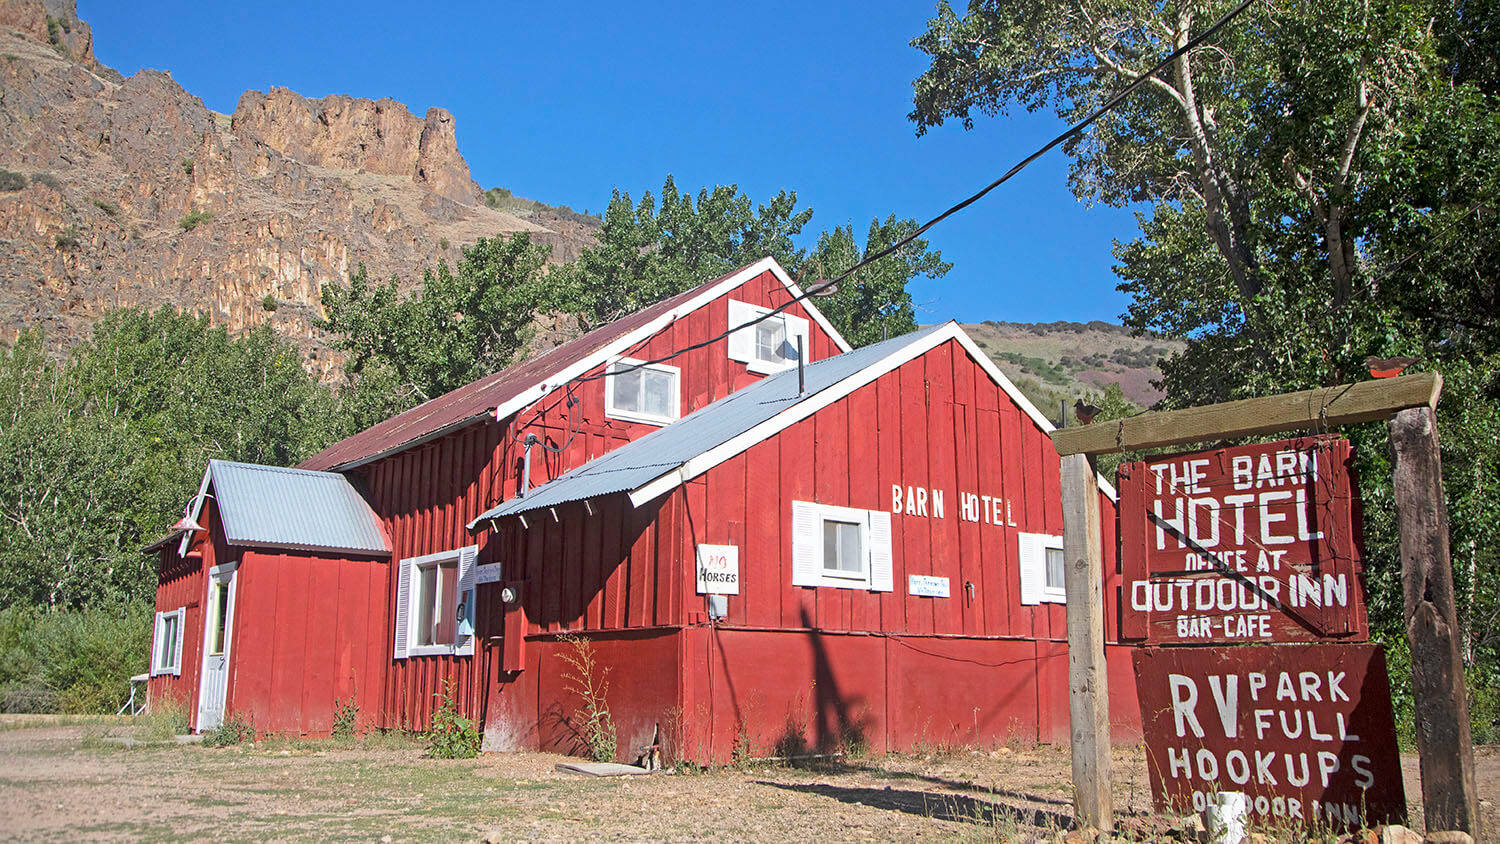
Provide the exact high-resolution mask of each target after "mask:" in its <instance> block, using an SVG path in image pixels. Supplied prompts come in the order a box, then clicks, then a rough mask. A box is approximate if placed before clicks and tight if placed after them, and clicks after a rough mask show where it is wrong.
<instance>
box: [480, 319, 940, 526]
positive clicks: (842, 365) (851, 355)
mask: <svg viewBox="0 0 1500 844" xmlns="http://www.w3.org/2000/svg"><path fill="white" fill-rule="evenodd" d="M947 325H948V324H946V323H945V324H942V325H933V326H928V327H927V328H923V329H921V330H918V331H914V332H912V333H910V334H905V335H902V336H900V337H895V338H892V339H890V340H885V341H882V342H880V343H875V344H873V345H869V346H865V347H864V348H861V349H855V350H854V351H852V352H845V353H843V354H841V355H834V356H833V357H830V358H824V359H823V360H820V361H816V362H814V363H810V364H808V365H807V366H805V367H803V375H804V378H805V381H806V391H805V392H804V393H803V394H802V395H800V396H799V395H798V394H797V370H796V369H789V370H786V371H784V372H780V373H777V374H776V375H772V376H771V377H769V378H766V379H764V380H761V381H758V382H756V383H754V384H751V385H750V386H748V387H745V388H744V389H742V390H739V391H738V392H735V393H731V394H729V395H728V396H725V397H724V398H722V399H719V400H718V401H716V402H714V403H713V404H711V405H708V406H707V407H704V408H701V409H700V410H698V411H697V412H695V413H692V414H690V415H688V416H685V417H683V418H682V419H680V420H678V421H676V422H673V423H672V424H670V425H667V426H666V427H664V428H661V429H659V430H656V431H652V432H651V433H649V434H647V435H646V436H644V437H641V438H640V439H638V440H635V441H634V442H631V443H627V444H625V445H622V446H620V447H619V448H617V449H615V450H614V451H611V452H609V453H608V454H604V455H602V456H600V457H598V458H596V459H594V460H592V461H590V462H588V463H586V464H584V465H583V466H580V467H578V468H577V469H574V470H573V471H571V472H568V473H567V474H565V475H562V476H561V477H558V478H555V479H554V480H552V481H550V482H548V483H545V484H543V485H541V486H539V487H536V488H535V489H533V490H531V492H529V493H528V494H527V495H525V496H524V497H517V498H512V499H510V500H509V501H506V502H504V503H502V504H500V505H499V506H497V507H494V508H492V509H490V510H488V511H487V512H485V513H483V514H482V515H480V516H479V518H477V519H475V520H474V521H473V522H471V523H470V528H471V529H472V528H473V526H474V525H476V524H478V523H480V522H483V521H486V520H488V519H494V518H499V517H501V516H511V515H515V514H518V513H525V512H529V511H532V510H539V509H542V508H544V507H553V506H556V505H558V504H564V503H567V502H569V501H581V500H583V499H585V498H594V497H596V496H600V495H608V494H610V493H615V492H625V491H627V490H634V489H637V488H638V487H640V486H642V485H644V484H646V483H648V482H649V481H652V480H655V479H656V478H658V477H660V476H662V475H664V474H666V473H668V472H671V471H672V470H674V469H677V468H679V467H681V466H682V465H683V464H684V463H686V462H687V461H689V460H691V459H692V458H694V457H697V456H698V455H700V454H703V453H704V452H706V451H708V450H710V449H712V448H714V447H716V446H719V445H722V444H723V443H726V442H728V441H729V440H731V439H733V438H734V437H736V436H739V435H740V434H743V433H745V432H746V431H749V430H750V429H751V428H754V427H755V426H756V425H759V424H761V423H762V422H765V421H767V420H769V419H770V418H771V417H773V416H775V415H776V414H778V413H781V412H782V411H784V410H787V409H788V408H791V407H793V406H795V405H796V404H798V403H799V402H803V401H807V400H809V399H811V398H813V397H814V396H816V395H817V394H818V393H820V392H822V391H823V390H826V389H828V388H830V387H832V386H834V385H835V384H838V383H839V382H840V381H843V380H845V379H846V378H849V377H850V376H852V375H855V374H856V373H858V372H860V371H861V370H863V369H865V368H866V367H868V366H871V365H873V364H875V363H877V362H879V361H881V360H883V359H885V358H886V357H888V356H890V355H892V354H894V353H897V352H899V351H901V350H902V349H904V348H906V347H908V346H911V345H914V344H916V343H919V342H921V341H922V340H923V339H925V338H926V337H927V336H928V335H930V334H932V333H933V332H936V331H939V330H942V329H944V328H946V327H947Z"/></svg>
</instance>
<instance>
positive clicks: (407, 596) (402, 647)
mask: <svg viewBox="0 0 1500 844" xmlns="http://www.w3.org/2000/svg"><path fill="white" fill-rule="evenodd" d="M478 556H479V546H478V545H466V546H464V547H462V548H454V549H452V550H449V551H439V552H438V553H436V554H424V555H422V556H420V557H408V558H406V559H404V560H402V561H401V562H400V563H399V564H398V565H400V566H401V568H400V569H399V570H398V572H397V578H396V618H395V637H394V638H395V648H394V656H395V658H396V659H407V658H410V657H414V656H471V655H473V653H474V633H473V625H474V601H475V597H476V596H477V591H476V590H475V588H474V566H475V562H476V560H477V559H478ZM447 563H453V564H454V566H455V569H456V576H457V577H458V583H457V585H456V586H455V587H454V590H453V605H452V606H447V607H442V608H440V611H441V612H447V613H456V612H457V610H458V605H459V604H460V603H463V604H464V616H465V619H466V620H467V621H468V622H469V627H470V631H469V632H468V633H467V634H465V633H463V632H462V630H461V626H460V625H459V624H458V621H457V620H456V619H455V622H454V632H453V639H454V641H453V642H452V643H451V644H442V645H417V644H414V643H415V642H416V641H417V630H416V627H417V618H418V616H419V613H418V612H417V609H418V608H417V606H416V601H417V589H418V583H419V580H418V577H417V574H418V572H419V571H420V570H421V569H423V568H427V567H430V566H440V565H444V564H447Z"/></svg>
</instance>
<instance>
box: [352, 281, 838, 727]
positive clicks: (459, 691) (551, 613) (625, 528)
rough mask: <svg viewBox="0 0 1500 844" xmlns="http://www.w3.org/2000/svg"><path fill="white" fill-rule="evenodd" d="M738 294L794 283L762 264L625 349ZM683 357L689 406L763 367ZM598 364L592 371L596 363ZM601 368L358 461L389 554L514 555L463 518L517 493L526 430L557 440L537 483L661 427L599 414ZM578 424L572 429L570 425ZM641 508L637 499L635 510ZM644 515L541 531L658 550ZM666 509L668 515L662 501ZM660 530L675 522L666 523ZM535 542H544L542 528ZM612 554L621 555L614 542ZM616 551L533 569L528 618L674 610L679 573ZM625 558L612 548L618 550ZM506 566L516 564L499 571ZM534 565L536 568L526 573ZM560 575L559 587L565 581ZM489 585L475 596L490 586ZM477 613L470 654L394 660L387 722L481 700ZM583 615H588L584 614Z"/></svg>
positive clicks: (656, 616)
mask: <svg viewBox="0 0 1500 844" xmlns="http://www.w3.org/2000/svg"><path fill="white" fill-rule="evenodd" d="M731 298H732V299H736V300H739V301H743V302H749V303H751V304H755V305H760V306H763V307H777V306H779V305H782V304H784V303H785V302H787V301H788V300H789V299H790V298H791V294H790V292H788V290H787V289H786V287H785V285H783V284H782V283H781V282H780V281H778V280H777V279H776V277H775V276H774V275H773V274H771V273H770V272H765V273H762V274H760V275H758V276H756V277H754V278H752V279H750V280H748V281H746V282H745V283H744V284H743V285H741V286H740V287H738V288H736V289H735V290H733V291H731V292H729V293H726V294H725V295H723V296H720V297H719V298H718V299H716V300H714V301H712V302H709V303H708V304H706V305H705V306H703V307H701V308H699V309H697V310H695V311H693V312H691V313H689V314H686V315H684V316H683V317H681V318H680V319H678V320H677V321H675V322H674V323H672V324H671V325H669V326H667V327H666V328H665V329H663V330H662V331H660V332H658V333H657V334H656V335H654V336H653V337H651V338H648V339H647V340H645V341H643V342H642V343H640V344H638V345H636V346H635V347H633V348H631V349H629V350H627V351H626V352H625V353H624V356H625V357H631V358H636V359H653V358H658V357H662V356H664V355H667V354H670V353H671V352H673V351H675V350H677V349H681V348H684V347H686V346H689V345H692V344H694V343H698V342H701V341H703V340H706V339H709V338H710V337H713V336H716V335H718V334H719V333H722V332H723V331H724V330H726V328H727V327H728V300H729V299H731ZM787 313H789V314H792V315H794V316H800V317H803V318H805V319H808V320H809V323H810V326H811V327H810V329H809V345H810V346H811V348H810V349H808V350H807V354H808V359H809V360H820V359H822V358H825V357H828V356H830V355H834V354H837V353H838V352H839V349H838V347H837V345H836V344H835V343H834V341H833V339H832V338H831V337H830V336H829V335H827V334H826V333H824V332H823V331H821V330H820V329H819V328H818V324H817V323H816V322H815V321H813V320H812V319H811V315H810V314H809V312H808V311H807V310H806V309H805V308H803V307H802V305H801V304H800V303H798V304H794V305H792V306H791V307H790V308H788V309H787ZM670 364H671V365H672V366H676V367H679V368H680V369H681V372H682V374H681V381H680V393H681V398H682V414H683V415H684V416H685V415H687V414H688V413H691V412H693V411H694V410H697V409H698V408H700V407H703V406H705V405H708V404H710V403H712V402H714V401H716V400H718V399H720V398H723V397H724V396H726V395H728V394H729V393H731V392H733V391H735V390H737V389H739V388H741V387H743V386H745V385H747V384H749V383H752V382H754V381H756V380H758V379H759V378H760V377H761V376H759V375H756V374H754V373H751V372H748V371H747V370H746V368H745V365H744V364H743V363H739V362H737V361H733V360H730V359H729V356H728V343H727V341H726V340H719V341H718V342H716V343H714V344H712V345H710V346H706V347H704V348H701V349H695V350H693V351H691V352H688V353H686V354H683V355H681V356H679V357H677V358H675V359H673V360H672V361H670ZM602 370H603V367H598V368H596V369H595V370H593V372H594V373H598V372H601V371H602ZM604 388H605V380H604V379H602V378H600V379H595V380H591V381H584V382H581V383H578V384H576V385H575V387H574V388H573V390H572V395H573V397H574V398H576V399H577V400H578V401H577V403H576V404H575V405H573V406H572V407H571V408H570V407H569V406H568V404H567V399H568V395H569V393H568V391H567V390H566V389H557V390H553V391H552V392H550V393H548V394H547V395H546V396H543V397H542V398H541V399H540V400H539V401H537V402H536V403H535V404H533V405H532V406H530V407H528V408H526V409H524V410H522V411H520V412H519V413H518V414H516V415H515V416H513V417H511V418H509V419H507V420H505V421H504V422H503V423H501V424H496V423H493V422H487V423H480V424H476V425H471V426H469V427H467V428H464V429H461V430H459V431H456V432H454V433H451V434H448V435H447V436H444V437H441V438H438V439H436V440H434V441H432V442H430V443H427V444H424V445H421V446H418V447H415V448H412V449H408V450H406V451H403V452H400V453H398V454H395V455H392V456H390V457H387V458H384V459H381V460H379V461H376V462H374V463H371V464H369V465H367V466H364V467H361V468H359V469H357V470H354V472H353V473H352V474H355V475H357V476H359V477H360V478H362V480H363V485H364V487H365V489H366V491H367V495H368V498H369V501H370V505H371V507H372V508H373V509H374V510H375V512H376V513H377V514H378V515H379V516H380V517H381V519H382V520H383V521H384V523H385V526H386V529H387V531H388V533H389V534H390V538H391V542H392V551H393V554H392V558H393V559H395V560H400V559H404V558H409V557H414V556H419V555H422V554H431V553H437V552H439V551H446V550H451V549H454V548H460V547H463V546H465V545H469V544H471V543H477V544H478V545H479V546H480V552H479V562H480V563H481V564H483V563H494V562H508V561H509V560H512V559H515V557H514V556H510V555H506V554H502V553H501V551H500V550H499V545H497V543H495V542H492V541H490V537H489V536H488V535H484V534H481V535H479V536H477V537H474V538H471V537H470V536H469V534H468V531H467V530H466V528H465V525H466V524H467V523H468V522H469V521H471V520H473V519H474V518H475V517H477V516H478V515H479V514H480V513H482V512H484V511H485V510H487V509H489V508H490V507H492V506H494V505H495V504H498V503H500V502H501V501H504V500H506V499H509V498H511V497H513V496H515V495H516V493H517V492H518V490H519V487H520V483H521V463H522V459H523V456H524V448H523V447H522V445H521V440H522V439H524V437H525V435H526V434H527V433H535V434H537V435H538V436H540V437H541V438H542V440H543V441H544V442H545V443H546V444H547V445H548V446H550V447H551V448H555V449H559V451H558V452H555V453H554V452H553V451H550V450H548V449H544V448H539V447H537V448H533V450H532V465H531V483H532V485H533V486H536V485H540V484H542V483H544V482H546V481H547V480H550V479H551V478H554V477H557V476H558V475H561V474H563V473H565V472H567V471H569V470H571V469H573V468H576V467H577V466H580V465H582V464H584V463H586V462H588V461H589V460H591V459H593V458H595V457H598V456H599V455H601V454H604V453H605V452H608V451H611V450H613V449H615V448H617V447H619V446H620V445H623V444H624V443H626V442H629V441H631V440H634V439H636V438H638V437H641V436H644V435H646V434H648V433H650V432H652V431H655V430H657V426H654V425H646V424H640V423H635V422H628V421H624V420H620V419H613V418H609V417H607V416H605V415H604V399H605V392H604ZM570 431H572V432H573V433H572V434H571V436H570V434H569V432H570ZM643 512H644V511H643ZM644 518H645V517H644V516H643V515H642V514H639V513H638V514H635V515H634V516H632V518H631V520H629V521H627V522H625V523H623V524H622V523H619V522H618V521H610V520H608V519H604V520H601V521H599V522H598V523H597V524H595V523H594V520H592V519H588V520H583V521H574V522H572V523H571V527H570V528H568V529H569V530H572V531H574V532H575V535H568V534H566V533H563V534H558V535H556V536H553V535H552V534H550V533H547V534H540V533H539V534H536V536H537V537H540V536H542V535H546V536H547V537H548V539H547V542H549V543H556V544H557V545H556V547H560V548H570V549H578V548H582V547H594V548H601V547H616V546H618V545H621V544H624V543H627V542H628V543H629V547H630V549H631V556H632V558H633V559H640V560H645V559H648V558H652V557H654V550H653V549H654V545H653V543H654V542H655V541H656V539H655V536H656V533H657V532H658V531H659V530H660V529H661V528H660V527H658V526H652V527H651V529H650V530H645V527H644V525H645V522H644V521H641V520H642V519H644ZM667 518H668V519H669V520H670V518H672V515H671V514H667ZM666 527H667V529H668V530H677V529H678V528H677V527H676V526H675V524H674V523H672V522H670V521H668V522H667V526H666ZM535 541H540V539H536V540H535ZM617 556H618V555H617ZM609 559H610V555H608V554H604V555H601V554H599V553H597V552H596V553H594V554H593V555H583V554H580V553H577V552H570V553H569V555H568V556H567V558H566V559H565V560H564V561H562V562H561V564H560V565H559V566H558V567H556V568H548V569H545V570H539V571H537V572H535V578H534V579H533V580H532V584H531V588H533V589H536V590H538V592H537V593H538V594H542V595H546V596H547V598H546V600H547V601H548V602H550V603H548V604H547V605H546V606H545V607H543V608H542V609H540V610H536V609H534V608H530V607H528V612H530V613H534V615H533V618H534V619H536V620H537V624H538V626H536V627H533V628H532V629H533V630H551V629H574V628H572V627H567V628H563V627H562V626H561V625H562V622H563V620H564V619H566V620H567V621H568V623H569V624H572V623H573V620H574V619H579V618H582V617H584V616H585V615H586V616H587V617H588V619H589V625H588V626H589V629H606V628H621V627H627V626H628V627H648V626H652V625H664V624H672V623H680V617H681V604H682V590H681V582H680V578H677V577H662V578H660V579H656V577H655V573H654V572H648V570H647V567H646V566H645V565H641V566H637V567H626V568H624V569H623V574H624V575H625V576H627V579H621V580H613V579H611V578H610V575H611V572H610V571H608V570H607V568H608V566H609ZM615 562H616V563H618V562H619V560H618V559H616V560H615ZM396 574H397V571H396V569H395V567H391V569H390V571H389V572H388V574H387V578H388V583H387V589H388V590H389V592H390V593H391V594H394V592H395V590H396V582H395V579H396ZM505 576H506V578H507V579H511V578H513V577H516V576H518V575H516V574H515V573H513V572H511V571H509V570H507V571H506V573H505ZM527 576H528V577H530V575H527ZM586 580H587V581H590V582H597V583H606V584H607V588H604V589H599V590H594V591H590V590H588V589H587V588H586V584H585V581H586ZM564 587H567V588H564ZM490 593H491V590H490V589H485V590H484V592H482V593H481V595H482V596H488V595H490ZM479 603H480V607H479V614H480V615H479V617H478V618H476V626H477V629H478V631H479V633H480V635H479V636H478V637H477V638H476V646H475V656H474V657H442V656H422V657H410V658H407V659H399V660H390V661H389V662H390V670H389V671H388V672H387V682H386V687H385V690H384V694H383V697H382V701H381V709H382V710H383V716H384V717H383V721H382V723H381V725H382V726H389V727H412V728H423V727H425V726H426V725H427V724H428V719H429V718H430V717H431V713H432V709H433V706H434V702H435V695H436V694H437V693H438V692H440V691H441V690H442V688H443V684H444V683H446V682H451V683H452V684H453V687H454V690H455V694H456V697H457V699H458V700H459V702H460V704H461V705H462V706H464V707H465V708H466V710H467V711H468V712H470V713H474V714H478V713H481V712H482V711H483V707H484V704H485V700H486V694H487V693H486V689H487V688H488V687H489V684H490V683H491V682H493V681H494V679H495V677H496V674H495V672H496V671H497V670H498V665H497V662H496V659H497V658H496V656H495V654H493V653H490V651H493V650H494V649H495V646H496V645H498V640H490V639H487V637H486V635H485V631H486V630H488V631H493V632H494V634H495V635H496V636H498V635H499V634H498V631H499V630H500V627H501V618H500V609H499V606H498V604H499V602H498V601H495V600H487V599H486V600H481V601H480V602H479ZM393 606H394V605H389V606H388V607H387V609H386V615H387V617H388V620H387V624H386V632H385V651H386V653H387V655H389V654H390V652H391V650H392V648H393V643H392V641H391V634H390V630H389V627H390V625H389V616H391V615H392V614H393V612H394V609H393ZM579 624H580V625H581V624H582V622H579Z"/></svg>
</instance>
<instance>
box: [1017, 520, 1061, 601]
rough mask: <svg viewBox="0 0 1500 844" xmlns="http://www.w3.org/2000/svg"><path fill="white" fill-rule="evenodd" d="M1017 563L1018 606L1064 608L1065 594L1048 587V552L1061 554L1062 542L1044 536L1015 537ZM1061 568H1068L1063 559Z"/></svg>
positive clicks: (1059, 589)
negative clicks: (1018, 582)
mask: <svg viewBox="0 0 1500 844" xmlns="http://www.w3.org/2000/svg"><path fill="white" fill-rule="evenodd" d="M1016 546H1017V549H1016V550H1017V553H1016V560H1017V563H1018V568H1019V569H1020V572H1021V603H1022V604H1027V605H1036V604H1066V603H1067V602H1068V591H1067V589H1065V588H1063V587H1062V586H1048V585H1047V550H1048V549H1049V548H1050V549H1054V550H1057V551H1062V550H1063V538H1062V537H1061V536H1053V535H1051V534H1046V533H1017V534H1016ZM1063 565H1064V566H1067V559H1066V558H1064V560H1063Z"/></svg>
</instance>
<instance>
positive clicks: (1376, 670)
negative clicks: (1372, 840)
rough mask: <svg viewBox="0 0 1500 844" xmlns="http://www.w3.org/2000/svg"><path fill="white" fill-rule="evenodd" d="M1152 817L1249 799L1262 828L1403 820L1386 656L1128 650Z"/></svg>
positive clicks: (1316, 649)
mask: <svg viewBox="0 0 1500 844" xmlns="http://www.w3.org/2000/svg"><path fill="white" fill-rule="evenodd" d="M1133 657H1134V660H1135V676H1136V688H1137V693H1138V694H1139V696H1140V702H1141V719H1142V723H1141V727H1142V729H1143V731H1144V733H1145V739H1146V756H1147V762H1148V763H1149V764H1148V767H1149V769H1150V776H1151V790H1152V792H1153V794H1154V795H1155V797H1156V803H1157V807H1158V808H1159V809H1162V810H1172V811H1179V812H1188V811H1194V812H1201V811H1203V810H1204V808H1205V807H1206V806H1207V805H1208V801H1210V800H1211V799H1212V797H1213V795H1214V794H1216V793H1219V792H1226V791H1237V792H1241V793H1243V794H1245V795H1246V797H1247V798H1248V800H1247V802H1248V804H1249V813H1250V819H1251V820H1252V821H1253V822H1255V823H1256V824H1258V825H1262V826H1302V827H1311V828H1321V829H1332V830H1345V829H1358V828H1360V827H1364V826H1368V827H1373V826H1375V825H1376V824H1379V823H1399V822H1402V821H1404V820H1405V818H1406V796H1405V791H1404V789H1403V787H1402V783H1401V759H1400V757H1399V755H1398V754H1397V750H1396V727H1395V720H1394V718H1393V717H1392V714H1391V698H1390V684H1389V681H1388V679H1387V677H1386V667H1385V655H1384V652H1383V651H1382V650H1381V648H1380V646H1379V645H1374V644H1306V645H1267V646H1261V647H1209V648H1137V649H1135V650H1134V651H1133Z"/></svg>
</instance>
